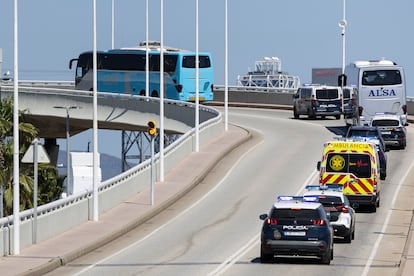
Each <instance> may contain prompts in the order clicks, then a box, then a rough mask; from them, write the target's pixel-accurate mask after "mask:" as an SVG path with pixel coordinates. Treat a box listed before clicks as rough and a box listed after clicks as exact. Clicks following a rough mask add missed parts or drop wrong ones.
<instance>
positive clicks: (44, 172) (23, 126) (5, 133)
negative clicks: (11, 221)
mask: <svg viewBox="0 0 414 276" xmlns="http://www.w3.org/2000/svg"><path fill="white" fill-rule="evenodd" d="M27 113H28V111H27V110H19V160H21V159H22V157H23V155H24V154H25V152H26V151H27V149H28V148H29V146H30V145H31V143H32V141H33V139H35V138H37V137H38V130H37V128H36V127H35V126H33V125H32V124H30V123H27V122H25V115H26V114H27ZM19 171H20V172H19V185H20V210H21V211H23V210H26V209H30V208H33V183H34V182H33V164H28V163H21V162H20V163H19ZM13 182H14V181H13V99H12V98H5V99H2V100H1V101H0V196H1V197H2V198H0V200H1V202H0V207H1V206H2V208H0V215H2V216H9V215H11V214H12V213H13ZM61 192H62V180H61V179H59V180H58V178H57V169H56V166H55V165H53V164H39V171H38V205H39V206H40V205H42V204H46V203H48V202H51V201H53V200H56V199H57V198H59V196H60V194H61Z"/></svg>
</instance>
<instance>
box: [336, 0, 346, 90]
mask: <svg viewBox="0 0 414 276" xmlns="http://www.w3.org/2000/svg"><path fill="white" fill-rule="evenodd" d="M342 1H343V2H342V3H343V7H342V9H343V14H342V19H341V20H340V21H339V23H338V25H339V27H340V28H341V29H342V32H341V36H342V76H343V75H344V74H345V29H346V25H347V22H346V19H345V0H342ZM343 82H344V80H343V78H342V83H341V84H342V85H341V86H343Z"/></svg>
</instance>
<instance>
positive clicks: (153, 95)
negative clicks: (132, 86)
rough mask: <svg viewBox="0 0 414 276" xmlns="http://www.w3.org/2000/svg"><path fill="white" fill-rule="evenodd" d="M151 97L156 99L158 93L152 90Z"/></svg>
mask: <svg viewBox="0 0 414 276" xmlns="http://www.w3.org/2000/svg"><path fill="white" fill-rule="evenodd" d="M151 97H155V98H158V91H156V90H154V91H152V92H151Z"/></svg>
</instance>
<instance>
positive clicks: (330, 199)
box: [318, 195, 342, 206]
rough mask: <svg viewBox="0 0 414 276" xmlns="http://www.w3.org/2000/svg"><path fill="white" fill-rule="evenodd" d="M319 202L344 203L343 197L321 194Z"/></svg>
mask: <svg viewBox="0 0 414 276" xmlns="http://www.w3.org/2000/svg"><path fill="white" fill-rule="evenodd" d="M318 198H319V203H321V204H322V205H323V206H333V205H334V206H337V205H342V199H341V198H340V197H339V196H325V195H319V196H318Z"/></svg>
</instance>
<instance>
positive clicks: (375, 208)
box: [371, 203, 378, 213]
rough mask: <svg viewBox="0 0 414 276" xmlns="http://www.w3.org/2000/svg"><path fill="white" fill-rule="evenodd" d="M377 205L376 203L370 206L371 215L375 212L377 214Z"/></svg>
mask: <svg viewBox="0 0 414 276" xmlns="http://www.w3.org/2000/svg"><path fill="white" fill-rule="evenodd" d="M377 204H378V203H376V204H374V205H371V212H372V213H376V212H377Z"/></svg>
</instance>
